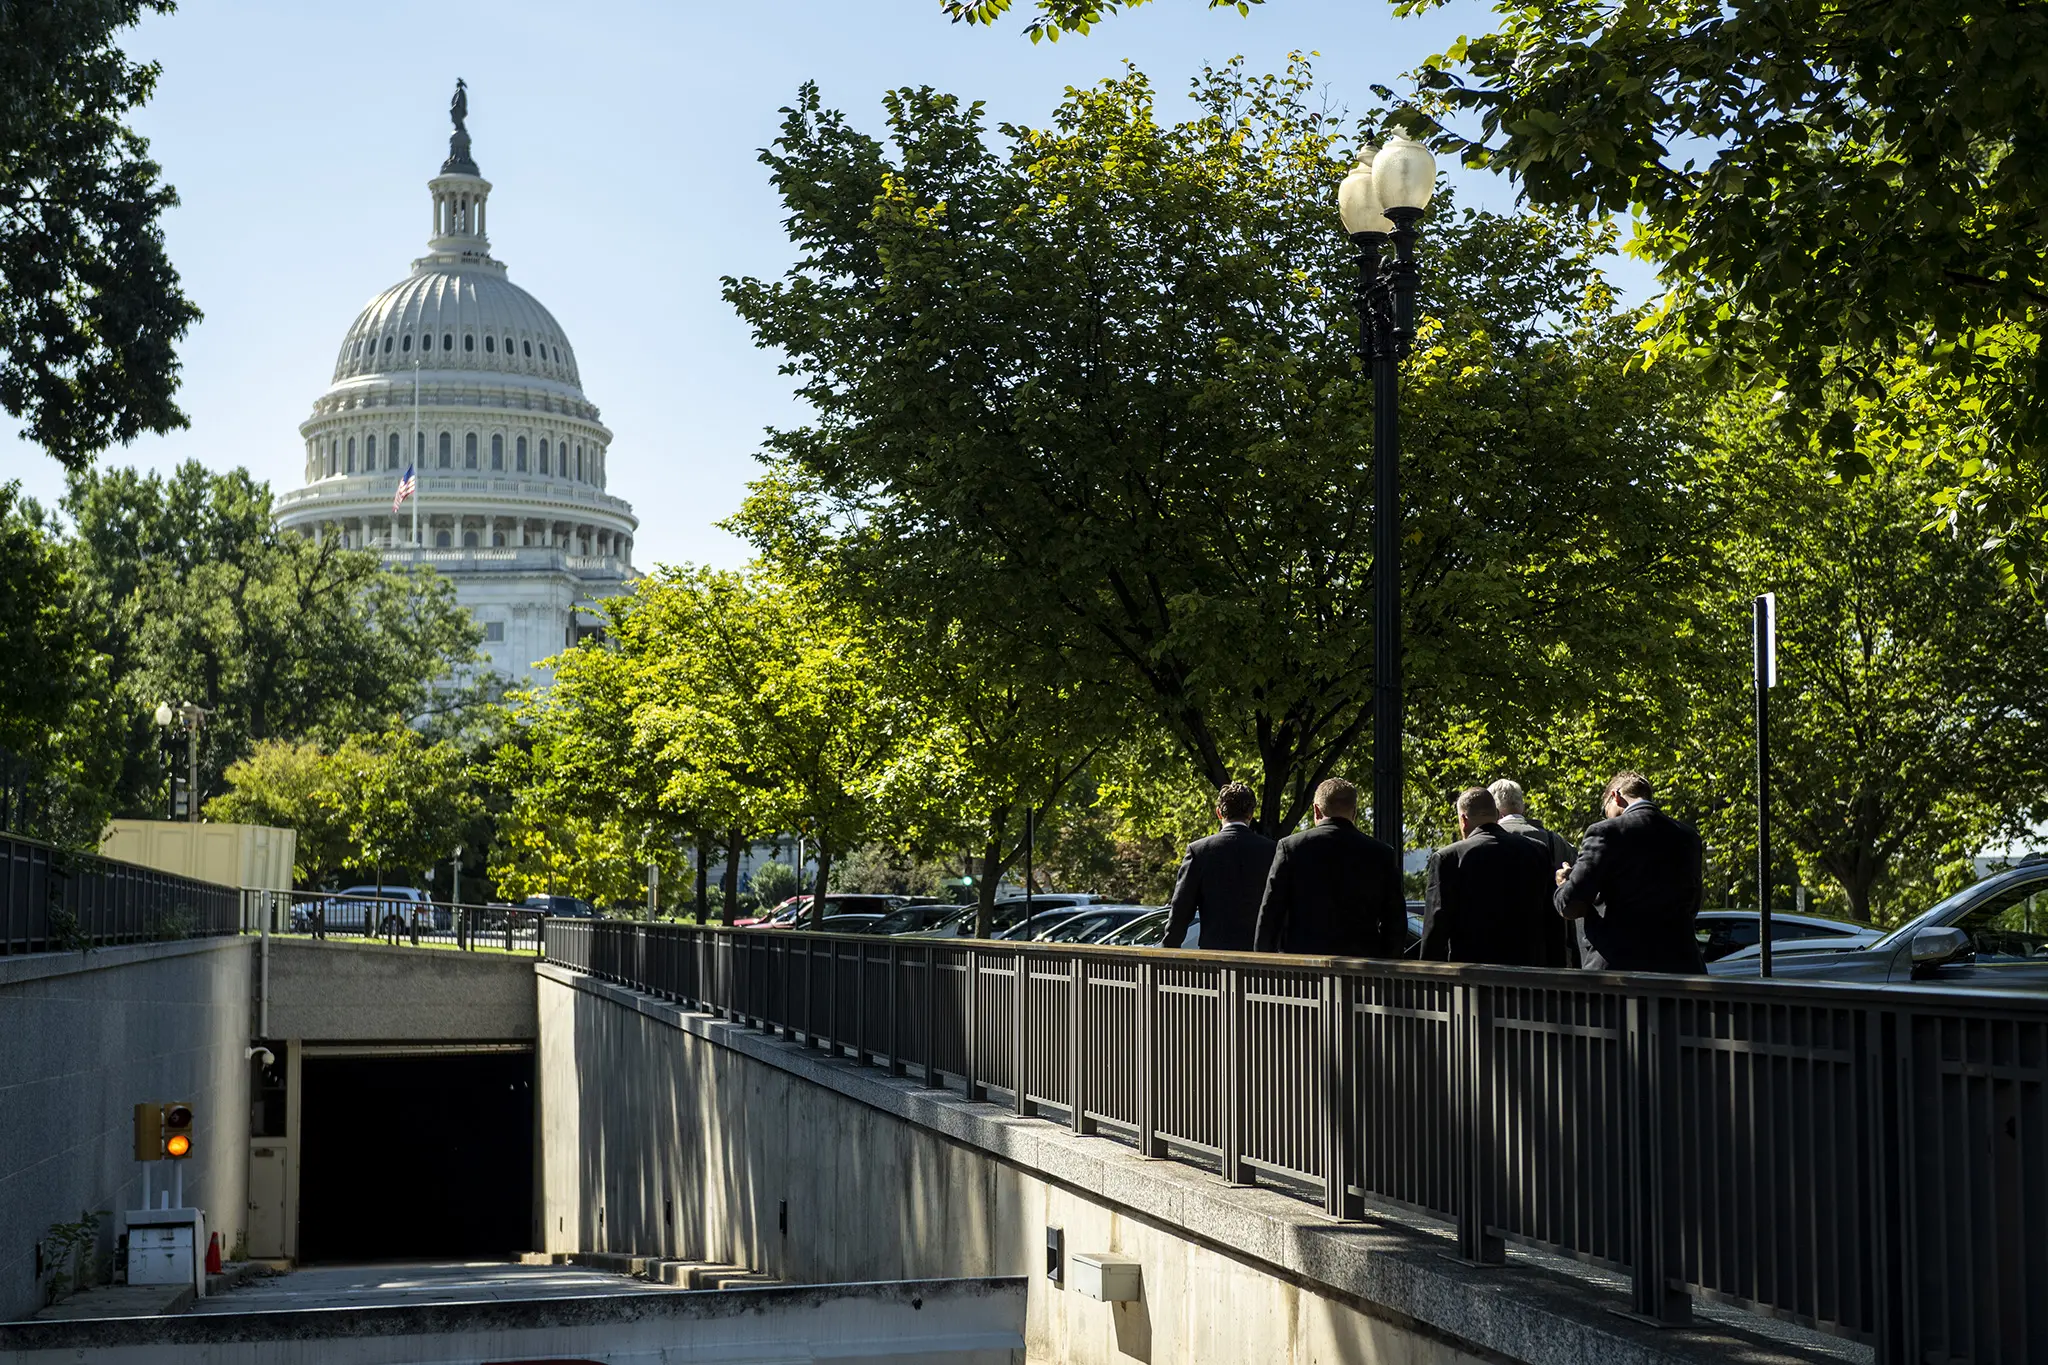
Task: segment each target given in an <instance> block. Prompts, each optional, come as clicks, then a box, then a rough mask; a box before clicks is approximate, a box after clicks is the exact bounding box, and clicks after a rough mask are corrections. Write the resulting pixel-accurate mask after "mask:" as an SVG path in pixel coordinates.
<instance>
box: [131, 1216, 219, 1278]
mask: <svg viewBox="0 0 2048 1365" xmlns="http://www.w3.org/2000/svg"><path fill="white" fill-rule="evenodd" d="M128 1283H130V1284H189V1285H191V1286H192V1288H193V1290H194V1291H195V1292H196V1293H199V1294H201V1295H203V1294H205V1293H206V1212H205V1210H203V1209H130V1210H129V1211H128Z"/></svg>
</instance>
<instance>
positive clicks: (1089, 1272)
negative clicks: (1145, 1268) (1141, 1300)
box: [1067, 1251, 1143, 1303]
mask: <svg viewBox="0 0 2048 1365" xmlns="http://www.w3.org/2000/svg"><path fill="white" fill-rule="evenodd" d="M1073 1262H1074V1264H1073V1266H1072V1268H1070V1269H1069V1270H1068V1271H1067V1282H1068V1284H1069V1285H1070V1286H1071V1287H1072V1288H1073V1289H1075V1290H1076V1291H1078V1292H1079V1293H1080V1294H1081V1295H1082V1296H1083V1297H1084V1298H1090V1299H1100V1300H1101V1301H1102V1302H1104V1303H1135V1302H1136V1301H1137V1299H1138V1291H1139V1289H1140V1287H1141V1285H1142V1283H1143V1272H1142V1269H1141V1267H1140V1266H1139V1264H1138V1262H1137V1261H1135V1260H1133V1259H1131V1258H1130V1257H1129V1256H1112V1255H1110V1254H1109V1253H1108V1252H1105V1251H1077V1252H1075V1253H1074V1255H1073Z"/></svg>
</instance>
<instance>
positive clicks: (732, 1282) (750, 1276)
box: [710, 1270, 782, 1289]
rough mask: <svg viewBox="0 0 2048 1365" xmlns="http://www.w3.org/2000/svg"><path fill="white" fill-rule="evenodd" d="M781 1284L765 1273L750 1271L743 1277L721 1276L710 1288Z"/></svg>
mask: <svg viewBox="0 0 2048 1365" xmlns="http://www.w3.org/2000/svg"><path fill="white" fill-rule="evenodd" d="M781 1283H782V1281H780V1280H778V1279H776V1278H775V1277H774V1276H773V1275H770V1274H768V1273H767V1272H765V1271H760V1270H750V1271H748V1272H747V1273H746V1274H744V1275H722V1276H720V1277H719V1279H718V1282H717V1283H716V1284H714V1285H711V1286H710V1287H711V1288H713V1289H744V1288H746V1287H747V1286H748V1285H754V1284H781Z"/></svg>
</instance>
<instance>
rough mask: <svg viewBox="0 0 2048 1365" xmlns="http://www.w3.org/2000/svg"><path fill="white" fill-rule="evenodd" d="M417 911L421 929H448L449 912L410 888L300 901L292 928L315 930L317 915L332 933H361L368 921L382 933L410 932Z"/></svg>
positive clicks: (357, 890) (357, 889)
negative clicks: (374, 924)
mask: <svg viewBox="0 0 2048 1365" xmlns="http://www.w3.org/2000/svg"><path fill="white" fill-rule="evenodd" d="M415 910H417V911H418V912H419V917H420V927H421V928H422V929H446V928H448V927H449V922H450V921H449V911H448V907H447V906H445V905H435V904H434V903H433V901H432V900H430V899H428V897H427V893H426V892H424V891H421V890H419V889H418V888H417V887H411V886H351V887H348V888H346V889H345V890H341V891H337V892H335V893H334V894H333V895H330V896H324V897H322V898H321V899H319V900H316V901H301V902H299V903H298V904H297V905H294V906H293V907H292V928H293V929H294V930H296V931H298V932H301V933H303V932H305V931H306V930H309V929H311V928H312V927H313V919H314V916H315V914H316V913H317V914H319V915H321V916H322V917H324V919H325V922H326V925H327V928H328V930H329V932H334V931H337V930H341V929H355V930H358V931H360V930H361V929H362V927H363V924H364V922H365V920H366V918H367V919H369V920H372V921H374V922H375V923H376V925H377V927H378V928H379V929H380V930H385V931H389V930H392V929H410V928H411V927H412V916H413V912H414V911H415Z"/></svg>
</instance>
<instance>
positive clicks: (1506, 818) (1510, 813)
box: [1486, 777, 1607, 970]
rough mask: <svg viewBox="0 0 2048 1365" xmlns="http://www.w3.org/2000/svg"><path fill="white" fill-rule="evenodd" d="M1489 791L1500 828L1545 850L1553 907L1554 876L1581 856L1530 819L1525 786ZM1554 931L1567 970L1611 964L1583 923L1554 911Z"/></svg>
mask: <svg viewBox="0 0 2048 1365" xmlns="http://www.w3.org/2000/svg"><path fill="white" fill-rule="evenodd" d="M1486 790H1487V791H1488V792H1490V793H1491V794H1492V796H1493V808H1494V809H1495V810H1497V811H1499V812H1500V827H1501V828H1502V829H1504V830H1506V831H1507V832H1508V833H1510V834H1519V835H1521V836H1522V837H1523V838H1524V839H1527V840H1529V841H1530V842H1531V843H1533V844H1535V845H1536V846H1537V847H1538V848H1540V849H1542V850H1543V856H1544V864H1543V867H1544V873H1543V886H1544V891H1543V904H1544V905H1545V907H1546V908H1547V907H1549V905H1550V892H1551V888H1552V885H1553V883H1552V881H1551V872H1552V871H1553V870H1554V869H1556V868H1558V867H1560V866H1562V865H1564V864H1565V863H1568V862H1570V861H1572V860H1573V859H1574V858H1576V857H1578V856H1579V851H1578V850H1577V849H1575V848H1573V847H1572V843H1571V840H1569V839H1567V838H1565V837H1564V836H1563V835H1562V834H1558V833H1556V832H1555V831H1553V830H1548V829H1545V828H1544V827H1543V826H1542V825H1541V824H1539V823H1537V821H1536V820H1534V819H1532V818H1531V817H1530V815H1529V798H1528V795H1527V794H1526V793H1525V792H1524V791H1523V790H1522V784H1521V783H1519V782H1517V781H1515V780H1513V779H1512V778H1506V777H1503V778H1500V779H1498V780H1496V781H1493V782H1489V783H1487V784H1486ZM1550 922H1551V931H1552V932H1553V933H1555V934H1556V935H1557V940H1558V951H1559V952H1561V953H1562V954H1563V956H1564V965H1565V966H1567V967H1588V968H1593V969H1596V970H1597V969H1598V968H1601V967H1605V966H1606V965H1607V964H1606V963H1605V962H1604V961H1602V960H1601V958H1600V954H1598V953H1596V952H1594V951H1593V945H1592V944H1590V943H1588V942H1586V926H1585V921H1583V920H1568V919H1566V918H1565V917H1564V916H1562V915H1560V914H1558V913H1557V912H1556V911H1555V910H1551V911H1550Z"/></svg>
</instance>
